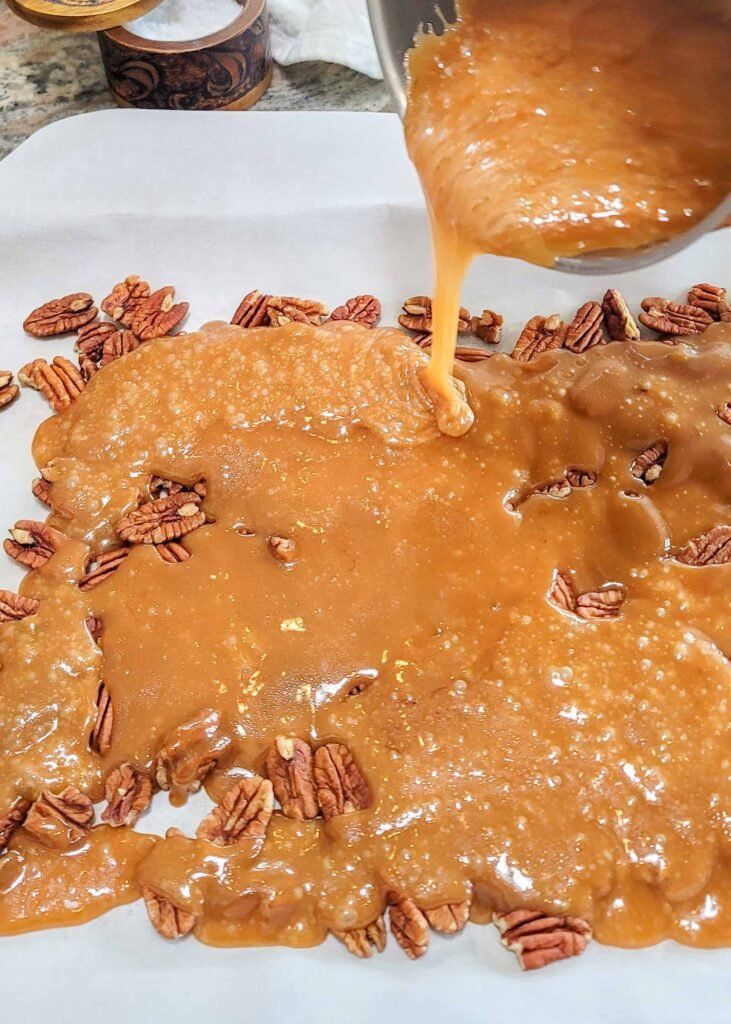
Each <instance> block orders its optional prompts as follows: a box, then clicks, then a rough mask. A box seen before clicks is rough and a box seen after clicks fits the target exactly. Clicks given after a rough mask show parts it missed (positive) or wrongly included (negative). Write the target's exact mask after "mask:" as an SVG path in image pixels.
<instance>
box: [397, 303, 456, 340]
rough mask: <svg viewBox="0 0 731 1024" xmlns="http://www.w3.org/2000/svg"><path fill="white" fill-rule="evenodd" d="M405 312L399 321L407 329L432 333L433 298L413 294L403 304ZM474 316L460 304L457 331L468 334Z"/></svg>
mask: <svg viewBox="0 0 731 1024" xmlns="http://www.w3.org/2000/svg"><path fill="white" fill-rule="evenodd" d="M403 310H404V311H403V313H402V314H401V315H400V316H399V318H398V322H399V323H400V324H401V326H402V327H405V328H406V330H407V331H418V332H419V333H421V332H425V333H428V334H431V329H432V300H431V299H430V298H429V296H428V295H413V296H412V297H411V298H410V299H406V300H405V301H404V305H403ZM471 323H472V317H471V316H470V314H469V310H467V309H465V308H464V306H460V310H459V320H458V322H457V333H458V334H466V333H467V331H469V330H470V327H471Z"/></svg>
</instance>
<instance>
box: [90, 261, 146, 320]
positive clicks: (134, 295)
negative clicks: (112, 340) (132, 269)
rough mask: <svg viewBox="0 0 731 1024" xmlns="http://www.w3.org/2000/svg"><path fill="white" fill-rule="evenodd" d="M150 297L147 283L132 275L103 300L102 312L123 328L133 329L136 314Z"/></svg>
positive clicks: (117, 285)
mask: <svg viewBox="0 0 731 1024" xmlns="http://www.w3.org/2000/svg"><path fill="white" fill-rule="evenodd" d="M149 295H150V286H149V284H148V283H147V281H141V280H140V278H139V277H138V276H137V275H136V274H130V276H129V277H125V279H124V281H121V282H120V283H119V284H115V286H114V288H112V290H111V292H110V294H109V295H107V297H106V298H105V299H102V304H101V306H102V310H103V311H104V312H105V313H106V314H107V316H110V317H111V318H112V320H116V321H117V323H118V324H121V325H122V326H123V327H131V326H132V320H133V318H134V314H135V312H136V310H137V308H138V306H139V305H140V303H142V302H144V300H145V299H146V298H148V297H149Z"/></svg>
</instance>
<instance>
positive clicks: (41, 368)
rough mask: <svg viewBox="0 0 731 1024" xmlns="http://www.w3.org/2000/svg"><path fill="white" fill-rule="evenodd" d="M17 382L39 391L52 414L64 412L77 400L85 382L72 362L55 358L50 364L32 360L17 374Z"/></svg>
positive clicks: (58, 357) (61, 357) (41, 360)
mask: <svg viewBox="0 0 731 1024" xmlns="http://www.w3.org/2000/svg"><path fill="white" fill-rule="evenodd" d="M18 380H19V381H20V383H21V384H25V385H26V386H27V387H32V388H35V390H36V391H40V392H41V394H42V395H43V396H44V398H46V399H48V401H49V402H50V403H51V407H52V409H53V411H54V412H64V411H65V410H66V409H68V408H69V406H70V405H71V403H72V402H74V401H75V400H76V398H78V396H79V395H80V394H81V392H82V391H83V390H84V387H85V386H86V381H85V380H84V378H83V377H82V376H81V373H80V372H79V370H77V368H76V367H75V366H74V364H73V363H72V362H70V361H69V360H68V359H65V358H64V357H63V356H56V357H55V358H54V360H53V362H52V363H47V362H46V360H45V359H34V360H33V362H31V363H26V365H25V366H24V367H23V368H22V369H21V370H20V371H19V372H18Z"/></svg>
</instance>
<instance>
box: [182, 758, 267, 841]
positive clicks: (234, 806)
mask: <svg viewBox="0 0 731 1024" xmlns="http://www.w3.org/2000/svg"><path fill="white" fill-rule="evenodd" d="M273 811H274V791H273V789H272V784H271V782H270V781H269V779H260V778H259V776H258V775H255V776H253V778H249V779H239V780H238V781H236V782H234V783H233V785H231V786H229V788H228V789H227V790H226V792H225V793H224V794H223V797H222V798H221V800H220V802H219V803H218V804H217V805H216V806H215V807H214V808H213V810H212V811H211V812H210V814H208V815H206V817H205V818H204V819H203V821H202V822H201V823H200V825H199V826H198V830H197V832H196V835H197V837H198V838H199V839H207V840H208V842H209V843H215V844H216V846H231V845H233V843H236V842H238V841H239V839H242V838H243V837H245V836H248V837H250V838H251V839H253V840H255V841H256V842H257V843H258V844H259V845H261V843H263V842H264V839H265V837H266V832H267V828H268V827H269V822H270V821H271V817H272V812H273Z"/></svg>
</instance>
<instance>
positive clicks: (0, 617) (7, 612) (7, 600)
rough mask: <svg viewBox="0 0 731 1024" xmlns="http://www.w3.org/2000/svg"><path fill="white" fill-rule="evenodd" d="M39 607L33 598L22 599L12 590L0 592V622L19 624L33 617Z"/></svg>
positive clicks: (38, 603) (38, 602)
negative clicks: (28, 617) (29, 616)
mask: <svg viewBox="0 0 731 1024" xmlns="http://www.w3.org/2000/svg"><path fill="white" fill-rule="evenodd" d="M40 606H41V602H40V601H36V599H35V598H34V597H23V596H22V595H21V594H15V593H13V591H12V590H0V622H19V621H20V620H21V619H24V618H26V616H28V615H35V614H36V612H37V611H38V609H39V608H40Z"/></svg>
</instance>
